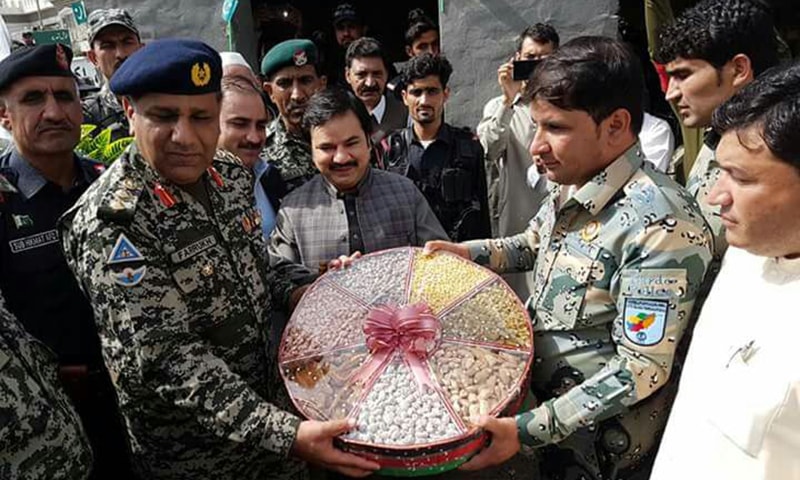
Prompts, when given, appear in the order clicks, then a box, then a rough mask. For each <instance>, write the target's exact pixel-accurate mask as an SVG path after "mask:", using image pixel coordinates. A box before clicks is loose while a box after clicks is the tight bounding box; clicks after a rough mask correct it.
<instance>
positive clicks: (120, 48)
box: [83, 8, 142, 141]
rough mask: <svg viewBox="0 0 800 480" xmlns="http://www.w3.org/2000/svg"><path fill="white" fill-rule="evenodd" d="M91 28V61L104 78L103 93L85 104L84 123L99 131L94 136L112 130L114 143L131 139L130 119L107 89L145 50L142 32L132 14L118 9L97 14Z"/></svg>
mask: <svg viewBox="0 0 800 480" xmlns="http://www.w3.org/2000/svg"><path fill="white" fill-rule="evenodd" d="M87 24H88V25H89V45H90V46H91V49H90V50H89V52H88V53H87V56H88V57H89V61H91V62H92V63H93V64H94V66H95V68H97V70H99V71H100V73H101V74H102V75H103V79H104V81H105V83H104V84H103V86H102V87H101V89H100V91H99V92H98V93H97V94H95V95H91V96H89V97H88V98H86V100H84V101H83V123H85V124H89V125H95V126H96V127H97V129H96V130H94V132H92V134H93V135H97V134H98V133H100V132H101V131H103V130H104V129H106V128H110V129H111V141H115V140H118V139H120V138H122V137H127V136H129V126H128V119H127V118H125V112H124V111H123V110H122V105H120V103H119V101H118V100H117V97H115V96H114V94H113V93H111V90H110V89H109V88H108V82H110V81H111V76H112V75H113V74H114V72H116V71H117V69H118V68H119V67H120V65H122V62H124V61H125V60H126V59H127V58H128V57H129V56H131V54H133V52H135V51H137V50H139V49H140V48H141V47H142V43H141V40H140V38H139V29H138V28H137V27H136V24H135V23H134V21H133V18H131V16H130V14H129V13H128V12H127V11H125V10H121V9H118V8H111V9H107V10H105V9H100V10H94V11H92V13H90V14H89V19H88V20H87Z"/></svg>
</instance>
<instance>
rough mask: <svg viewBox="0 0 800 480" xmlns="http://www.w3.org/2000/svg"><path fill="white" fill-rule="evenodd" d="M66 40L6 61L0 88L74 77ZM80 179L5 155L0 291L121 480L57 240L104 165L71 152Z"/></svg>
mask: <svg viewBox="0 0 800 480" xmlns="http://www.w3.org/2000/svg"><path fill="white" fill-rule="evenodd" d="M69 58H71V52H70V51H69V49H68V48H67V47H63V46H61V45H48V46H39V47H34V48H28V49H23V50H18V51H16V52H14V53H13V54H12V55H11V56H9V57H8V58H6V59H5V60H4V61H3V62H2V63H0V89H3V88H6V87H8V86H9V85H11V84H13V83H14V82H15V81H17V80H20V79H23V78H25V77H33V76H64V77H70V78H71V77H72V73H71V71H70V69H69ZM71 161H72V163H73V171H74V175H75V178H74V181H73V184H72V186H71V187H70V188H69V189H68V190H64V189H63V188H62V187H61V186H60V185H57V184H55V183H53V182H51V181H49V180H47V179H46V178H45V177H44V176H42V174H41V173H40V172H39V171H38V170H37V169H36V168H34V167H33V166H32V165H31V164H30V163H29V162H28V160H27V159H25V158H23V156H22V154H21V153H20V152H19V151H18V150H17V149H16V148H14V147H12V149H11V151H9V152H7V153H6V154H4V155H2V156H0V292H2V295H3V296H4V297H5V298H6V301H7V303H8V308H9V310H10V311H11V312H12V313H13V314H14V315H15V316H16V317H17V318H18V319H19V321H20V323H21V324H22V325H23V326H24V327H25V329H26V330H27V331H28V333H30V334H31V335H33V336H34V337H36V338H37V339H38V340H40V341H42V342H43V343H44V344H45V345H47V346H48V347H49V348H50V349H52V350H53V352H54V353H55V354H56V358H57V361H58V363H59V366H61V367H65V366H69V367H74V368H71V369H62V374H63V381H64V382H65V386H67V387H68V388H67V390H68V392H69V393H70V395H71V396H72V398H73V401H74V402H75V407H76V409H77V411H78V413H79V414H80V415H81V420H82V422H83V426H84V428H85V429H86V432H87V434H88V435H89V438H90V440H91V441H92V444H93V447H94V449H95V453H96V457H95V458H96V462H97V464H96V465H95V468H94V470H95V474H96V475H97V476H98V477H102V476H105V475H111V474H112V472H113V474H115V475H116V476H117V477H119V478H122V477H124V475H125V474H126V466H127V461H128V460H127V457H128V453H127V450H128V448H127V445H126V443H125V436H124V432H123V428H122V424H121V419H120V418H119V414H118V411H117V405H116V400H115V396H114V390H113V388H112V386H111V382H110V380H109V378H108V373H107V371H106V369H105V366H104V365H103V361H102V358H101V355H100V340H99V338H98V336H97V329H96V327H95V324H94V318H93V314H92V308H91V305H90V304H89V302H88V300H87V299H86V297H85V296H84V295H83V293H82V292H81V291H80V288H79V287H78V284H77V282H76V281H75V278H74V276H73V275H72V273H71V272H70V269H69V267H68V266H67V263H66V262H65V261H64V256H63V253H62V251H61V247H60V245H59V241H58V232H57V227H56V224H57V222H58V219H59V217H60V216H61V215H62V214H63V213H64V212H65V211H66V210H67V209H68V208H70V207H71V206H72V205H73V204H74V203H75V202H76V201H77V200H78V198H79V197H80V196H81V195H82V194H83V193H84V192H85V191H86V189H87V188H88V187H89V185H90V184H91V183H92V182H93V181H94V180H95V179H96V178H97V177H98V176H100V174H101V173H102V172H103V170H104V168H105V167H104V166H103V165H101V164H99V163H95V162H92V161H89V160H86V159H84V158H81V157H78V156H73V158H72V159H71Z"/></svg>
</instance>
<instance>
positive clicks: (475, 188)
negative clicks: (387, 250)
mask: <svg viewBox="0 0 800 480" xmlns="http://www.w3.org/2000/svg"><path fill="white" fill-rule="evenodd" d="M385 145H386V154H385V155H384V158H383V162H384V166H385V168H386V169H387V170H389V171H391V172H395V173H399V174H400V175H405V176H407V177H408V178H410V179H411V180H413V181H414V183H415V184H416V185H417V187H418V188H419V189H420V190H421V191H422V194H423V195H425V199H426V200H427V201H428V204H430V206H431V208H432V209H433V211H434V213H436V217H437V218H438V219H439V221H440V222H441V224H442V226H443V227H444V229H445V231H446V232H447V234H448V235H449V236H450V238H452V239H453V241H459V242H460V241H464V240H473V239H476V238H487V237H491V236H492V231H491V224H490V221H489V200H488V193H487V188H486V173H485V167H484V163H483V148H482V147H481V144H480V142H479V141H478V140H477V138H476V137H475V136H474V135H473V134H472V132H470V131H469V129H467V128H463V129H460V128H455V127H451V126H450V125H448V124H446V123H442V126H441V128H440V129H439V132H438V133H437V134H436V139H435V140H434V141H433V143H431V144H430V145H428V146H427V147H424V146H423V145H422V143H421V142H420V141H419V139H417V137H416V134H415V133H414V129H413V127H407V128H404V129H402V130H399V131H396V132H394V133H392V134H391V135H389V137H388V139H387V141H386V144H385Z"/></svg>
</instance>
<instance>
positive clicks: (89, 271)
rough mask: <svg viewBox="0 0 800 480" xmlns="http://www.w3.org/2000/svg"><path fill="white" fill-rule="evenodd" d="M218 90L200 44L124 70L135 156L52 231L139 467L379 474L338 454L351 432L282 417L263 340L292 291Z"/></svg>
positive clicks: (211, 60)
mask: <svg viewBox="0 0 800 480" xmlns="http://www.w3.org/2000/svg"><path fill="white" fill-rule="evenodd" d="M221 76H222V66H221V60H220V57H219V55H218V54H217V53H216V52H215V51H214V50H213V49H212V48H211V47H209V46H207V45H206V44H204V43H201V42H197V41H192V40H160V41H155V42H153V43H151V44H148V45H147V46H145V47H144V48H142V49H141V50H140V51H138V52H137V53H135V54H134V55H132V56H131V57H130V58H129V59H128V61H127V62H125V64H123V65H122V67H121V68H120V69H119V70H118V71H117V73H116V74H115V75H114V78H113V79H112V81H111V90H112V91H113V92H114V93H115V94H116V95H119V96H121V97H122V98H123V106H124V108H125V110H126V113H127V115H128V118H129V120H130V123H131V127H132V130H133V131H134V133H135V138H136V140H135V143H134V144H132V145H131V147H130V148H129V149H128V150H126V152H125V153H124V154H123V155H122V156H121V158H120V159H119V160H118V161H117V162H115V163H114V165H113V166H112V167H111V168H110V169H109V170H108V171H107V172H106V174H105V175H104V176H103V177H101V178H100V179H99V180H98V181H97V182H96V183H95V184H94V185H93V186H92V187H91V188H90V189H89V190H88V191H87V192H86V194H85V195H84V196H83V197H82V198H81V199H80V200H79V201H78V203H77V204H76V206H75V207H74V208H73V209H72V210H70V211H68V212H67V213H66V214H65V216H64V217H63V219H62V225H61V234H62V238H63V246H64V250H65V252H66V256H67V259H68V262H69V264H70V267H71V268H72V269H73V271H74V273H75V275H76V277H77V278H78V279H79V282H80V284H81V286H82V288H83V289H84V291H85V292H86V294H87V295H89V297H90V300H91V302H92V306H93V308H94V312H95V316H96V320H97V322H98V324H99V329H100V336H101V338H102V344H103V356H104V358H105V362H106V364H107V366H108V369H109V371H110V372H111V376H112V379H113V381H114V384H115V387H116V389H117V392H118V395H119V401H120V408H121V410H122V413H123V415H124V416H125V419H126V421H127V425H128V433H129V438H130V441H131V445H132V450H133V456H134V461H135V465H136V467H137V469H138V470H139V473H140V475H141V476H142V478H148V479H151V478H155V479H175V480H177V479H187V478H193V479H194V478H215V479H217V478H220V479H237V480H245V479H264V478H267V479H268V478H304V477H305V472H304V469H305V467H304V465H303V464H302V462H298V461H297V459H301V460H308V461H310V462H313V463H316V464H319V465H322V466H324V467H327V468H331V469H335V470H339V471H342V472H344V473H347V474H351V475H366V474H368V473H369V472H370V471H371V470H373V469H375V468H376V467H377V466H376V465H373V464H372V463H371V462H367V461H365V460H362V459H361V458H359V457H356V456H353V455H349V454H346V453H343V452H341V451H339V450H337V449H335V448H334V447H333V437H335V436H336V435H339V434H341V433H343V432H345V431H347V430H349V429H350V428H352V425H350V424H349V423H348V422H347V421H346V420H343V421H338V422H325V423H322V422H313V421H301V419H300V418H298V417H296V416H295V415H293V414H292V413H289V412H287V411H285V410H283V409H282V408H281V407H287V406H288V405H287V402H286V399H285V393H283V398H282V395H281V393H282V390H281V388H280V385H281V382H280V381H279V378H278V376H277V369H276V363H275V359H274V358H268V357H267V355H266V352H267V351H269V348H270V347H269V341H270V339H269V337H268V335H267V332H268V331H269V326H270V321H271V315H272V313H273V310H274V309H276V308H280V306H283V305H287V304H288V303H289V301H290V298H292V299H293V300H294V301H296V300H297V296H298V295H297V292H298V290H296V289H295V286H294V285H292V284H290V283H289V282H287V281H285V280H282V279H280V278H276V277H275V275H274V272H272V271H270V269H269V267H268V265H267V263H266V261H265V260H264V258H263V255H264V253H263V252H264V242H263V237H262V235H261V227H260V222H261V219H260V216H259V214H258V209H257V208H256V207H255V202H254V197H253V179H252V174H251V173H250V172H249V170H248V169H247V168H245V167H244V165H243V164H242V163H241V161H240V160H239V159H238V158H236V157H235V156H233V155H230V154H224V153H215V148H216V144H217V139H218V137H219V118H218V117H219V109H220V79H221ZM289 456H291V457H292V460H289V459H287V457H289Z"/></svg>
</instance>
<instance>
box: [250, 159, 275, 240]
mask: <svg viewBox="0 0 800 480" xmlns="http://www.w3.org/2000/svg"><path fill="white" fill-rule="evenodd" d="M270 168H275V167H274V166H273V165H270V164H268V163H267V162H265V161H264V160H262V159H259V160H258V161H257V162H256V163H255V165H253V174H254V175H255V177H256V179H255V185H254V189H255V194H256V206H257V207H258V209H259V210H260V211H261V228H263V229H264V238H265V239H269V236H270V235H271V234H272V229H273V228H274V227H275V210H273V209H272V204H270V203H269V198H267V192H265V191H264V187H262V186H261V176H262V175H264V174H265V173H267V172H268V171H269V169H270Z"/></svg>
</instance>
